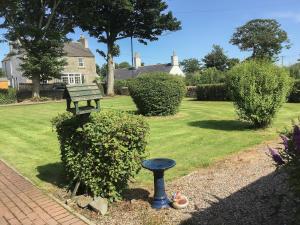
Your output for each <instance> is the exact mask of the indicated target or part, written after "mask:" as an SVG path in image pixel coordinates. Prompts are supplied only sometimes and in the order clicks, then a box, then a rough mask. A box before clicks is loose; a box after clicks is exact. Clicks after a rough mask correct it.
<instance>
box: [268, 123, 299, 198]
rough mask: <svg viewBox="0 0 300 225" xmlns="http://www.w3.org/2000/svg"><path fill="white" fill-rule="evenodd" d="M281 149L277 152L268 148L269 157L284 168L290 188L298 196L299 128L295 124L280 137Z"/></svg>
mask: <svg viewBox="0 0 300 225" xmlns="http://www.w3.org/2000/svg"><path fill="white" fill-rule="evenodd" d="M280 137H281V139H282V144H283V147H282V148H279V151H278V150H277V149H274V148H270V147H269V151H270V155H271V157H272V158H273V160H274V162H275V163H276V165H277V166H278V167H279V168H280V167H284V168H286V169H287V170H286V171H287V172H288V175H289V179H290V181H291V184H292V188H293V189H294V190H295V191H296V194H297V195H298V196H300V181H299V176H300V127H299V125H297V124H295V125H294V126H293V129H292V130H290V131H287V133H286V134H285V135H283V134H281V135H280Z"/></svg>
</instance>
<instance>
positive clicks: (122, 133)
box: [52, 112, 149, 201]
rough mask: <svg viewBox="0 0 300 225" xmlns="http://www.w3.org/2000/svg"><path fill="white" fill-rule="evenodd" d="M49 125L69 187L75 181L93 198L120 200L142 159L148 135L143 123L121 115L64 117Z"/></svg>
mask: <svg viewBox="0 0 300 225" xmlns="http://www.w3.org/2000/svg"><path fill="white" fill-rule="evenodd" d="M52 124H53V126H54V127H55V128H56V132H57V135H58V140H59V142H60V150H61V160H62V162H63V165H64V168H65V171H66V173H67V175H68V177H69V178H71V180H70V184H74V182H75V180H78V179H79V180H80V181H81V184H84V186H85V187H86V188H87V190H89V191H90V192H91V194H92V195H93V196H101V197H105V198H108V199H109V200H110V201H114V200H118V199H121V196H122V193H123V191H124V190H125V188H126V187H127V184H128V181H129V179H130V178H132V177H134V175H136V174H137V173H138V172H139V170H140V169H141V162H142V160H144V159H145V153H146V144H147V137H148V134H149V126H148V124H147V123H146V121H145V119H144V118H143V117H141V116H135V115H131V114H127V113H122V112H99V113H93V114H91V116H90V117H89V118H88V119H86V120H83V118H80V117H76V116H73V115H71V114H70V113H64V114H62V115H59V116H58V117H56V118H54V119H53V120H52Z"/></svg>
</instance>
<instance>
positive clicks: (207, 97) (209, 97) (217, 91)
mask: <svg viewBox="0 0 300 225" xmlns="http://www.w3.org/2000/svg"><path fill="white" fill-rule="evenodd" d="M196 94H197V100H198V101H228V100H229V95H228V89H227V86H226V84H224V83H219V84H202V85H198V86H197V90H196Z"/></svg>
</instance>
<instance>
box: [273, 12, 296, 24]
mask: <svg viewBox="0 0 300 225" xmlns="http://www.w3.org/2000/svg"><path fill="white" fill-rule="evenodd" d="M270 16H272V17H275V18H279V19H290V20H293V21H295V22H297V23H300V12H275V13H272V14H271V15H270Z"/></svg>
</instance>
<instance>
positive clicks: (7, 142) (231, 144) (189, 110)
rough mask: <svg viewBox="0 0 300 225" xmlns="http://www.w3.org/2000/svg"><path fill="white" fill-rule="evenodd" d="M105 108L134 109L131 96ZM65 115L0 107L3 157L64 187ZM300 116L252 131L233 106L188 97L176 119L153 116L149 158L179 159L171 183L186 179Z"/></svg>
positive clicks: (292, 111) (44, 108)
mask: <svg viewBox="0 0 300 225" xmlns="http://www.w3.org/2000/svg"><path fill="white" fill-rule="evenodd" d="M101 104H102V109H103V110H107V109H120V110H126V111H132V110H135V106H134V104H133V103H132V101H131V99H130V98H129V97H116V98H113V99H105V100H103V101H102V102H101ZM64 111H65V103H47V104H41V105H28V106H25V105H24V106H8V107H0V115H1V120H0V127H1V129H0V137H1V141H0V158H3V159H4V160H6V161H7V162H8V163H9V164H11V165H12V166H14V167H15V168H16V169H17V170H18V171H20V172H21V173H22V174H23V175H25V176H26V177H28V178H29V179H31V180H32V181H34V182H35V183H36V184H37V185H39V186H40V187H42V188H45V189H49V188H51V185H50V184H55V185H58V186H59V185H61V184H63V183H64V176H63V173H62V166H61V163H60V152H59V145H58V142H57V138H56V134H55V132H53V130H52V127H51V123H50V121H51V119H52V118H53V117H54V116H56V115H57V114H58V113H62V112H64ZM299 115H300V107H299V104H285V105H284V107H283V108H282V109H281V110H280V112H279V113H278V116H277V118H276V119H275V121H274V124H273V125H272V127H271V128H268V129H266V130H251V129H249V125H248V124H247V123H243V122H240V121H238V120H237V118H236V115H235V112H234V108H233V105H232V103H230V102H198V101H192V100H191V99H185V100H184V101H183V103H182V106H181V108H180V112H179V113H178V114H177V115H175V116H172V117H166V118H162V117H159V118H148V119H147V120H148V122H149V124H150V128H151V135H150V142H149V145H148V150H149V157H168V158H172V159H175V160H176V162H177V165H176V167H174V168H172V169H171V170H170V171H168V172H167V173H166V176H167V179H168V180H170V179H174V178H176V177H180V176H183V175H186V174H188V173H190V172H192V171H193V170H195V169H197V168H200V167H206V166H208V165H210V164H211V163H213V162H215V161H216V160H218V159H221V158H223V157H225V156H227V155H229V154H232V153H235V152H238V151H240V150H243V149H246V148H248V147H251V146H255V145H257V144H260V143H262V142H263V141H266V140H271V139H274V138H275V137H276V136H277V135H278V132H280V131H281V130H283V129H284V128H285V127H287V126H290V124H291V120H292V119H295V118H297V117H298V116H299ZM137 181H138V182H140V183H142V184H150V183H152V174H151V173H150V172H148V171H145V170H142V171H141V173H140V174H139V175H138V176H137Z"/></svg>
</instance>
